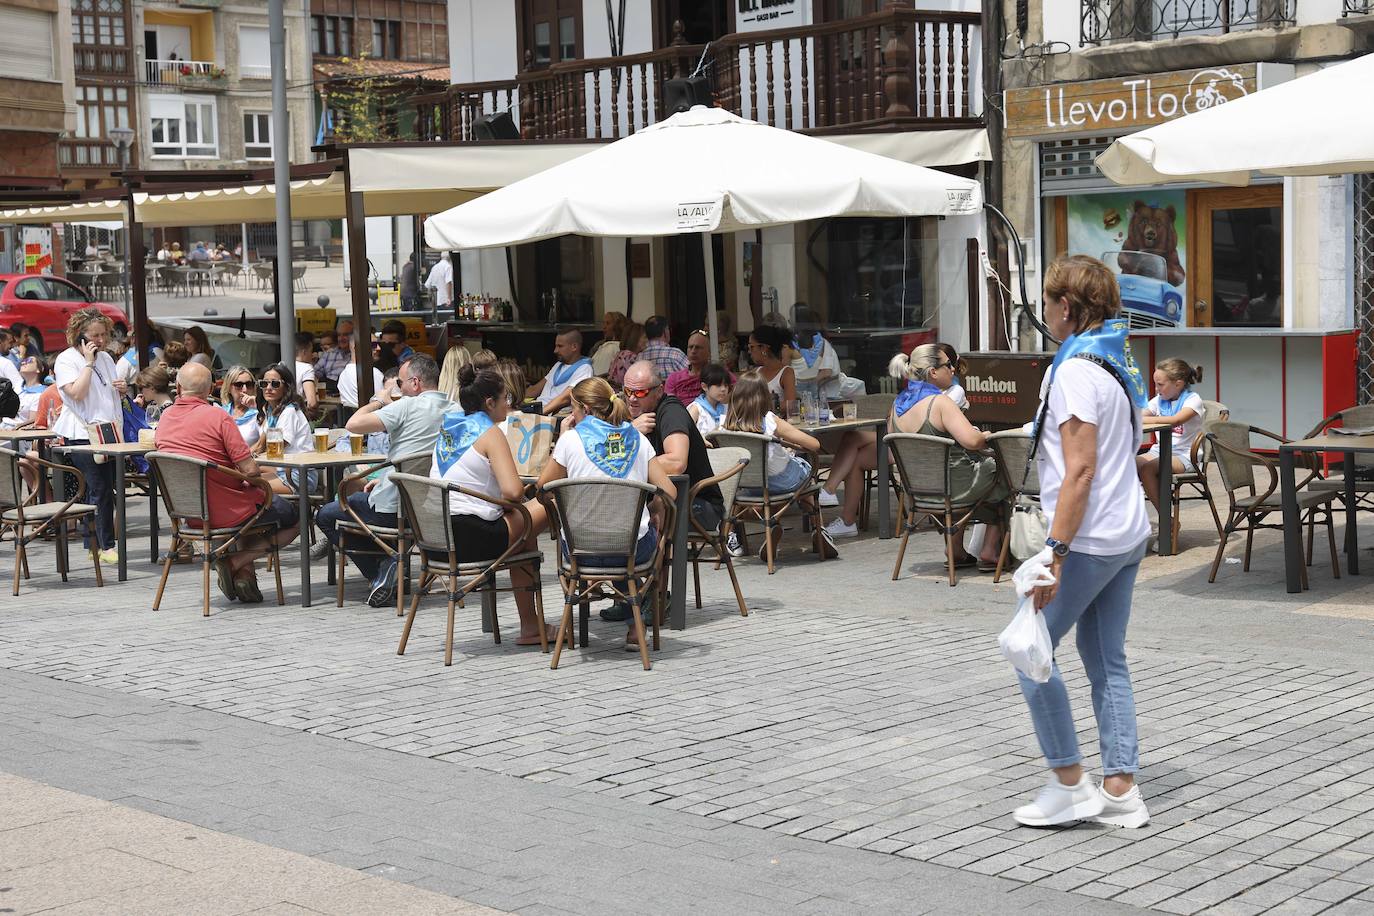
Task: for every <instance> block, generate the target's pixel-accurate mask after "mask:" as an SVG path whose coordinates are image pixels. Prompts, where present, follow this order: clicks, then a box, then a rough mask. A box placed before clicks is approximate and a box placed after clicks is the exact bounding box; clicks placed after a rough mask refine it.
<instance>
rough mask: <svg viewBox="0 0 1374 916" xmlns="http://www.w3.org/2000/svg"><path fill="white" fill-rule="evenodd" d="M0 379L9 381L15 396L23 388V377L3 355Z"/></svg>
mask: <svg viewBox="0 0 1374 916" xmlns="http://www.w3.org/2000/svg"><path fill="white" fill-rule="evenodd" d="M82 362H83V363H84V362H85V360H84V359H83V360H82ZM0 377H2V378H7V379H9V380H10V384H11V385H13V386H14V393H15V394H18V393H19V389H21V388H23V387H24V376H22V375H20V374H19V370H18V369H17V368H15V365H14V360H12V359H10V358H9V357H8V356H5V355H3V354H0Z"/></svg>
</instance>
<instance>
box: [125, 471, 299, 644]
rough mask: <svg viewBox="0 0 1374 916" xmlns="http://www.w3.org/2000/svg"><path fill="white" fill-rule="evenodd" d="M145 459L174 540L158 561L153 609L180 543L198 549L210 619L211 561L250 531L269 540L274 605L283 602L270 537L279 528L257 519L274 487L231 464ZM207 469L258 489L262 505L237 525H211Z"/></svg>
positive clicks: (158, 603)
mask: <svg viewBox="0 0 1374 916" xmlns="http://www.w3.org/2000/svg"><path fill="white" fill-rule="evenodd" d="M145 457H147V459H148V463H149V464H150V465H152V468H153V473H155V474H156V475H157V480H158V493H159V494H160V495H161V496H162V505H163V506H164V507H165V508H166V510H167V518H168V519H170V520H171V523H172V543H171V546H170V547H169V548H168V550H167V553H166V555H165V557H164V558H163V561H162V578H161V580H159V581H158V584H157V595H156V596H154V598H153V610H155V611H156V610H158V609H159V608H160V607H161V605H162V593H163V590H164V589H166V588H167V577H168V575H170V574H171V572H172V563H173V562H174V561H175V559H176V556H177V551H178V550H179V549H180V548H181V547H182V545H189V546H190V547H191V550H192V552H193V554H194V553H197V552H198V553H199V554H200V555H201V566H202V570H201V593H202V599H203V609H202V611H201V614H202V616H205V617H209V616H210V567H211V565H213V564H214V563H215V562H217V561H219V560H222V559H225V558H226V557H228V556H229V554H231V553H233V552H234V551H235V550H237V549H238V548H239V547H240V546H241V544H242V542H243V541H244V540H246V539H247V538H248V537H249V536H253V535H257V536H262V537H266V538H267V542H268V548H267V553H268V558H269V560H270V561H271V562H270V565H271V567H272V571H273V574H274V575H275V577H276V581H277V604H279V605H282V604H285V603H286V594H285V593H284V592H283V591H282V587H281V557H280V556H278V554H277V544H276V540H275V539H274V538H272V537H271V535H272V534H273V533H275V532H276V530H277V526H276V525H275V524H273V523H268V522H263V521H261V519H262V515H263V513H264V512H266V511H267V509H268V507H269V506H270V505H271V504H272V488H271V487H270V486H268V485H267V483H266V481H263V480H261V479H259V478H255V477H248V476H246V475H244V474H240V473H239V472H238V471H236V470H234V469H233V468H227V467H223V466H221V465H217V464H215V463H214V462H213V461H203V460H201V459H199V458H190V457H187V456H186V455H173V454H171V453H170V452H149V453H148V454H147V455H146V456H145ZM211 473H215V474H220V475H223V476H224V477H227V478H229V479H231V480H237V481H242V482H245V483H247V484H248V485H249V486H251V487H257V488H259V489H261V490H262V495H263V502H262V505H261V506H259V507H258V510H257V511H256V512H254V513H253V514H252V515H250V516H249V517H248V518H246V519H244V520H243V521H242V522H240V523H239V524H238V525H235V526H233V527H231V528H211V527H210V486H209V476H210V474H211Z"/></svg>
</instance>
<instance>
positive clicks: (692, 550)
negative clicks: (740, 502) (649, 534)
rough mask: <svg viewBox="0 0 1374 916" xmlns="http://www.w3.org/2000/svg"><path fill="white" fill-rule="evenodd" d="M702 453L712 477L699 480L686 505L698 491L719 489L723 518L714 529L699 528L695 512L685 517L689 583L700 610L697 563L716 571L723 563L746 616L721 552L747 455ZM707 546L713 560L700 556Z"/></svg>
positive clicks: (720, 451)
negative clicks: (710, 488)
mask: <svg viewBox="0 0 1374 916" xmlns="http://www.w3.org/2000/svg"><path fill="white" fill-rule="evenodd" d="M706 454H707V457H708V458H709V459H710V461H711V470H712V471H713V472H714V476H712V477H709V478H707V479H706V480H702V481H699V482H698V483H697V484H696V485H695V486H693V487H692V492H691V494H690V495H689V496H688V498H687V505H688V506H691V505H692V504H693V502H694V501H695V500H696V498H697V496H698V495H699V494H700V493H701V491H702V490H704V489H706V488H707V487H711V486H715V487H719V488H720V496H721V503H722V506H723V508H724V515H723V516H722V520H721V523H720V524H719V525H717V526H716V528H715V529H714V530H712V529H709V528H707V527H706V526H705V525H703V524H702V523H701V521H700V520H699V519H698V518H697V517H696V514H695V513H692V514H691V515H690V517H689V518H688V523H689V525H690V527H689V528H688V529H687V551H688V552H687V559H688V562H690V563H691V564H692V583H693V585H694V586H695V587H696V599H697V607H701V564H702V563H715V568H716V569H720V567H721V564H722V563H723V564H725V570H726V572H728V573H729V574H730V584H731V585H732V586H734V589H735V600H736V601H738V602H739V615H740V616H741V617H748V616H749V606H748V605H747V604H745V603H744V593H743V592H741V591H740V588H739V578H738V577H736V575H735V564H734V562H733V561H732V558H731V557H730V551H728V550H726V549H725V539H726V537H727V536H728V535H729V534H730V523H729V519H730V514H731V513H732V512H733V511H734V508H735V495H736V492H737V491H738V490H739V480H740V475H741V474H742V473H743V472H744V469H745V468H746V467H747V466H748V464H749V453H748V452H746V451H745V450H744V449H742V448H728V447H724V446H722V447H719V448H712V449H707V451H706ZM707 547H710V548H711V549H712V550H714V551H715V552H716V556H715V559H714V560H711V559H706V558H703V557H702V553H703V552H704V551H705V550H706V548H707Z"/></svg>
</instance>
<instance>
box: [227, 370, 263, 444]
mask: <svg viewBox="0 0 1374 916" xmlns="http://www.w3.org/2000/svg"><path fill="white" fill-rule="evenodd" d="M219 406H220V407H222V408H223V409H224V410H225V412H227V413H228V414H229V416H230V418H231V419H232V420H233V421H234V425H235V426H237V427H238V429H239V435H241V436H243V442H244V444H245V445H247V446H248V447H249V448H250V449H252V448H253V446H255V445H257V444H258V440H259V439H260V438H262V427H261V426H259V425H258V380H257V379H255V378H254V377H253V373H252V372H250V371H249V370H247V369H245V368H244V367H243V366H230V367H229V371H228V372H226V373H224V379H223V381H221V382H220V386H219Z"/></svg>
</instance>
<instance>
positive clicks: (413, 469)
mask: <svg viewBox="0 0 1374 916" xmlns="http://www.w3.org/2000/svg"><path fill="white" fill-rule="evenodd" d="M432 460H433V457H432V453H431V452H413V453H411V454H409V455H402V456H400V457H399V458H397V459H396V460H395V461H379V462H377V463H376V464H372V465H368V466H367V467H365V468H363V469H362V470H361V471H359V472H358V473H356V474H352V475H350V476H348V477H345V478H344V479H343V481H342V482H341V483H340V484H339V497H338V499H339V507H340V508H341V509H343V511H344V514H343V515H342V516H341V517H340V518H339V521H338V524H337V525H335V526H334V530H335V531H336V532H337V533H338V536H339V546H338V549H337V550H335V551H334V554H335V557H336V559H337V561H338V564H339V565H338V571H337V572H336V574H335V576H334V579H335V582H336V584H337V586H338V595H337V602H336V605H337V606H338V607H343V600H344V578H345V575H346V572H347V570H348V563H347V562H346V559H347V558H346V556H345V555H346V554H349V553H355V554H356V553H370V554H374V555H376V556H381V557H384V558H385V559H386V560H390V559H392V558H393V557H394V558H397V559H399V560H400V561H401V562H400V565H398V566H397V569H396V616H397V617H402V616H404V615H405V594H406V583H407V582H408V581H409V577H408V576H406V574H405V561H406V559H407V554H408V553H409V551H408V550H407V549H406V545H405V536H404V527H405V526H404V524H403V523H401V517H400V515H399V514H398V515H397V527H396V528H384V527H382V526H380V525H369V524H368V523H367V522H365V521H363V520H362V518H361V517H359V515H358V513H356V512H354V511H353V507H352V506H350V505H349V504H348V497H350V496H352V495H353V494H354V493H357V492H359V491H361V490H362V489H363V487H364V486H366V484H367V481H368V479H369V478H370V477H371V476H372V475H373V474H375V473H376V472H377V471H380V470H382V469H384V468H394V469H395V470H397V471H400V472H401V473H404V474H416V475H419V476H422V477H423V476H424V475H425V474H427V473H428V472H429V465H430V462H431V461H432Z"/></svg>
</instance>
